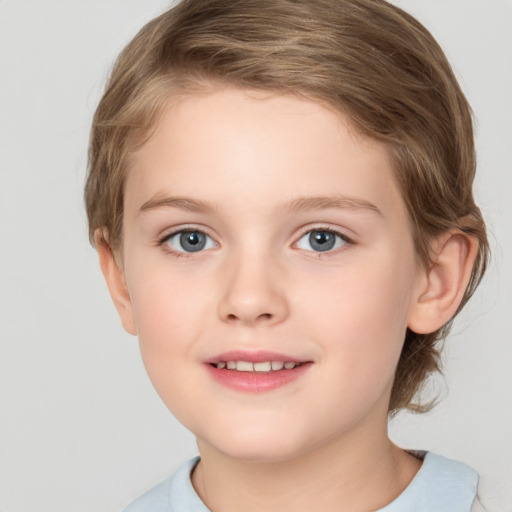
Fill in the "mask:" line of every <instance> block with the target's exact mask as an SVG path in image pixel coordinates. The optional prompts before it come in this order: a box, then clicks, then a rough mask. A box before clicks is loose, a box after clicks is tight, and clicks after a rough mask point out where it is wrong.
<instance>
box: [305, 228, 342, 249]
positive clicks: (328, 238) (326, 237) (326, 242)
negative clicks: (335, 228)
mask: <svg viewBox="0 0 512 512" xmlns="http://www.w3.org/2000/svg"><path fill="white" fill-rule="evenodd" d="M309 243H310V244H311V247H312V248H313V249H315V251H328V250H329V249H332V248H333V247H334V244H335V243H336V238H335V236H334V235H333V234H332V233H329V232H328V231H312V232H311V234H310V235H309Z"/></svg>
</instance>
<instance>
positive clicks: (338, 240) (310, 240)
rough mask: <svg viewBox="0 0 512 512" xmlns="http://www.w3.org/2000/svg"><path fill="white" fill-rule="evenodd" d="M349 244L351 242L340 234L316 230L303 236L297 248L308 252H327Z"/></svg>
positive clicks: (326, 230)
mask: <svg viewBox="0 0 512 512" xmlns="http://www.w3.org/2000/svg"><path fill="white" fill-rule="evenodd" d="M348 243H350V240H348V238H347V237H345V236H343V235H341V234H340V233H336V232H335V231H331V230H328V229H314V230H312V231H308V232H307V233H305V234H304V235H302V237H301V238H300V240H299V241H298V242H297V247H298V248H299V249H305V250H306V251H315V252H326V251H332V250H333V249H338V248H339V247H343V246H344V245H346V244H348Z"/></svg>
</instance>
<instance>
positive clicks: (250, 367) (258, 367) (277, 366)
mask: <svg viewBox="0 0 512 512" xmlns="http://www.w3.org/2000/svg"><path fill="white" fill-rule="evenodd" d="M303 364H305V363H296V362H293V361H261V362H258V363H251V362H250V361H234V360H233V361H219V362H217V363H210V365H211V366H213V367H214V368H217V369H219V370H224V369H226V370H234V371H237V372H252V373H272V372H279V371H282V370H293V369H294V368H296V367H298V366H301V365H303Z"/></svg>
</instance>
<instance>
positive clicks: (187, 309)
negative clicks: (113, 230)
mask: <svg viewBox="0 0 512 512" xmlns="http://www.w3.org/2000/svg"><path fill="white" fill-rule="evenodd" d="M183 231H188V232H189V233H188V234H187V233H185V234H183ZM180 232H181V233H180ZM176 233H178V234H176ZM123 251H124V252H123V262H124V273H125V274H124V275H125V278H126V283H127V290H128V292H129V300H128V302H127V307H126V308H125V309H124V312H122V313H121V314H122V316H123V320H124V324H125V326H127V328H128V330H130V331H135V330H136V332H137V334H138V336H139V338H140V346H141V351H142V356H143V359H144V363H145V365H146V368H147V371H148V373H149V376H150V378H151V380H152V382H153V384H154V386H155V388H156V389H157V391H158V393H159V394H160V396H161V397H162V399H163V401H164V402H165V403H166V404H167V406H168V407H169V409H170V410H171V411H172V412H173V413H174V414H175V415H176V416H177V418H178V419H179V420H181V421H182V422H183V423H184V424H185V426H186V427H188V428H189V429H190V430H191V431H192V432H193V433H194V434H195V435H196V436H198V438H199V439H200V440H201V442H202V443H204V444H207V445H209V446H210V447H213V448H214V449H216V450H219V451H220V452H222V453H224V454H227V455H229V456H233V457H238V458H244V459H260V460H261V459H263V460H276V459H286V458H291V457H294V456H297V455H299V454H301V453H305V452H307V451H308V450H311V449H312V448H314V447H317V446H321V445H325V443H327V442H331V441H342V440H343V439H349V438H352V439H354V438H353V436H354V435H356V436H362V437H360V439H362V438H368V439H370V438H372V437H375V436H376V435H377V433H381V434H382V433H383V431H384V430H385V424H386V423H385V422H386V414H387V408H388V400H389V395H390V390H391V385H392V382H393V376H394V371H395V367H396V364H397V361H398V358H399V354H400V350H401V347H402V342H403V339H404V335H405V331H406V327H407V324H408V318H409V316H410V315H411V311H412V309H413V308H414V304H415V302H416V301H417V299H418V290H419V288H420V283H421V282H422V280H423V279H424V276H423V271H422V270H421V269H420V268H419V267H418V266H417V265H416V260H415V254H414V248H413V242H412V238H411V234H410V231H409V227H408V219H407V214H406V211H405V207H404V204H403V201H402V199H401V197H400V194H399V191H398V189H397V186H396V184H395V182H394V179H393V173H392V169H391V167H390V162H389V159H388V155H387V153H386V150H385V148H384V146H383V145H381V144H379V143H377V142H375V141H372V140H370V139H366V138H364V137H362V136H360V135H356V134H355V133H354V132H353V131H351V130H350V128H349V126H348V124H347V123H346V122H345V121H344V120H343V118H341V117H340V116H339V115H337V114H334V113H333V112H331V111H330V110H327V109H326V108H324V107H322V106H320V105H318V104H316V103H312V102H309V101H306V100H303V99H299V98H296V97H291V96H289V97H285V96H270V95H268V94H267V95H266V97H264V96H263V95H261V94H259V95H257V94H256V93H247V92H243V91H240V90H236V89H226V90H218V91H214V92H212V93H210V94H205V95H203V96H197V97H189V98H186V99H182V100H180V101H177V102H175V104H174V105H173V106H170V107H169V108H168V110H166V111H165V113H164V115H163V117H162V118H161V120H160V122H159V124H158V126H157V128H156V131H155V133H154V135H153V136H152V138H151V139H150V140H149V141H148V142H147V143H146V144H145V145H144V146H143V147H142V148H141V149H140V150H139V151H138V152H137V154H136V155H135V156H134V158H133V160H132V166H131V168H130V170H129V174H128V177H127V183H126V196H125V215H124V241H123ZM132 325H133V326H132ZM227 360H238V361H247V362H249V363H251V362H260V363H264V362H265V361H274V366H276V367H279V366H280V365H281V364H282V363H283V362H301V363H303V364H302V365H299V366H297V367H296V368H294V369H282V370H276V371H274V372H271V373H269V372H266V373H251V372H243V371H235V370H228V369H221V368H218V369H217V368H214V367H213V366H212V364H211V363H217V362H226V361H227ZM268 366H269V365H268V364H267V365H265V364H262V365H261V366H258V367H257V368H259V369H261V370H263V371H266V370H268ZM241 367H242V365H240V369H241Z"/></svg>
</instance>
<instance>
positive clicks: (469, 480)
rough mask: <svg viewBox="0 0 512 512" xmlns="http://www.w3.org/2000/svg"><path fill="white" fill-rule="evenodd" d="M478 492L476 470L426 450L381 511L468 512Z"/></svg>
mask: <svg viewBox="0 0 512 512" xmlns="http://www.w3.org/2000/svg"><path fill="white" fill-rule="evenodd" d="M477 492H478V473H477V472H476V471H475V470H474V469H472V468H470V467H469V466H468V465H467V464H464V463H463V462H459V461H456V460H452V459H447V458H445V457H442V456H441V455H436V454H433V453H430V452H428V453H426V454H425V456H424V459H423V464H422V466H421V468H420V470H419V471H418V473H417V474H416V476H415V477H414V479H413V480H412V482H411V483H410V484H409V486H408V487H407V488H406V489H405V490H404V492H403V493H402V494H401V495H400V496H399V497H398V498H397V499H396V500H395V501H393V502H392V503H390V504H389V505H388V506H386V507H384V508H383V509H381V512H408V511H410V510H415V511H416V512H432V511H436V512H471V510H478V509H472V507H473V505H474V504H475V500H476V496H477Z"/></svg>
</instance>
